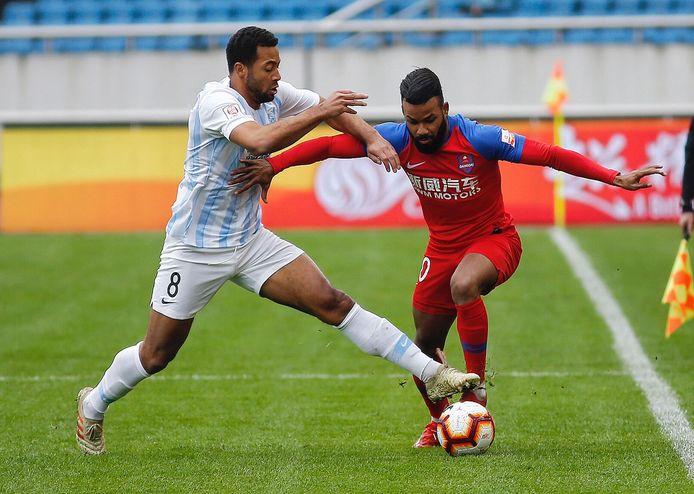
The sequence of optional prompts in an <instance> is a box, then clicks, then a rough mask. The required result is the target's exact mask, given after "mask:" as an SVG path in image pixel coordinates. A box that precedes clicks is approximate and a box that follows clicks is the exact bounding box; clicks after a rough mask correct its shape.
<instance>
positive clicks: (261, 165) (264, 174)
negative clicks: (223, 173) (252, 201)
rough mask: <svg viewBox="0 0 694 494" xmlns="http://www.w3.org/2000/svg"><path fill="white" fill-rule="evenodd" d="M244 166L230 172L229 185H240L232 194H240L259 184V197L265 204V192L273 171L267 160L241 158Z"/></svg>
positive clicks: (273, 173)
mask: <svg viewBox="0 0 694 494" xmlns="http://www.w3.org/2000/svg"><path fill="white" fill-rule="evenodd" d="M241 163H243V164H244V165H245V166H243V167H241V168H237V169H236V170H234V171H232V172H231V179H230V180H229V185H241V186H240V187H239V188H237V189H236V191H235V192H234V194H241V193H242V192H245V191H247V190H248V189H250V188H251V187H253V186H255V185H260V197H261V199H262V200H263V202H264V203H266V204H267V192H268V190H269V189H270V183H271V182H272V177H274V176H275V172H274V170H273V169H272V166H271V165H270V163H268V161H267V160H241Z"/></svg>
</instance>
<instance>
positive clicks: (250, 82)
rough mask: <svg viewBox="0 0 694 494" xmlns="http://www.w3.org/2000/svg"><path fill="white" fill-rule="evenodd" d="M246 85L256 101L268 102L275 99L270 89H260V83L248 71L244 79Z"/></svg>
mask: <svg viewBox="0 0 694 494" xmlns="http://www.w3.org/2000/svg"><path fill="white" fill-rule="evenodd" d="M246 86H248V91H250V93H251V96H253V99H254V100H255V101H256V103H258V104H260V103H269V102H270V101H272V100H273V99H275V95H274V94H273V93H271V92H270V91H266V92H263V91H262V90H261V89H260V84H259V83H258V81H257V80H256V79H255V78H254V77H253V76H252V75H251V74H250V73H249V74H248V79H247V80H246Z"/></svg>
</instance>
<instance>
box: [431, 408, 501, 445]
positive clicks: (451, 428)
mask: <svg viewBox="0 0 694 494" xmlns="http://www.w3.org/2000/svg"><path fill="white" fill-rule="evenodd" d="M436 437H437V438H438V440H439V444H440V445H441V447H442V448H443V449H445V450H446V453H448V454H450V455H451V456H462V455H481V454H482V453H484V452H485V451H487V450H488V449H489V446H491V445H492V443H493V442H494V419H493V418H492V416H491V415H490V414H489V412H488V411H487V409H486V408H484V407H483V406H482V405H480V404H479V403H475V402H474V401H463V402H459V401H458V402H455V403H453V404H452V405H449V406H448V407H446V409H445V410H444V411H443V413H442V414H441V422H439V424H438V425H437V426H436Z"/></svg>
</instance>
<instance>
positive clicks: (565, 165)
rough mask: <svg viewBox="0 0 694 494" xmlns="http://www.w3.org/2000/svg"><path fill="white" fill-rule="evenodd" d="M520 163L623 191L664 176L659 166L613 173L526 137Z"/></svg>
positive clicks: (643, 186)
mask: <svg viewBox="0 0 694 494" xmlns="http://www.w3.org/2000/svg"><path fill="white" fill-rule="evenodd" d="M520 161H521V162H522V163H526V164H528V165H541V166H550V167H552V168H554V169H556V170H560V171H563V172H566V173H569V174H571V175H575V176H577V177H583V178H589V179H592V180H598V181H600V182H604V183H606V184H609V185H615V186H617V187H621V188H622V189H625V190H639V189H645V188H648V187H651V185H652V184H650V183H648V182H641V179H642V178H644V177H647V176H649V175H665V173H664V172H663V167H662V166H659V165H649V166H644V167H642V168H639V169H638V170H632V171H630V172H627V173H624V174H622V173H620V172H618V171H617V170H611V169H609V168H605V167H604V166H601V165H599V164H598V163H596V162H595V161H593V160H591V159H590V158H587V157H586V156H583V155H582V154H579V153H577V152H575V151H571V150H569V149H564V148H562V147H559V146H551V145H549V144H544V143H542V142H538V141H533V140H532V139H527V138H526V140H525V145H524V147H523V153H522V154H521V158H520Z"/></svg>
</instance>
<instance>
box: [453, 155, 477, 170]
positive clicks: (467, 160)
mask: <svg viewBox="0 0 694 494" xmlns="http://www.w3.org/2000/svg"><path fill="white" fill-rule="evenodd" d="M456 159H457V160H458V169H460V170H462V171H463V173H466V174H467V173H470V172H472V170H474V169H475V160H474V159H473V157H472V155H470V154H459V155H458V156H457V157H456Z"/></svg>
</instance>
